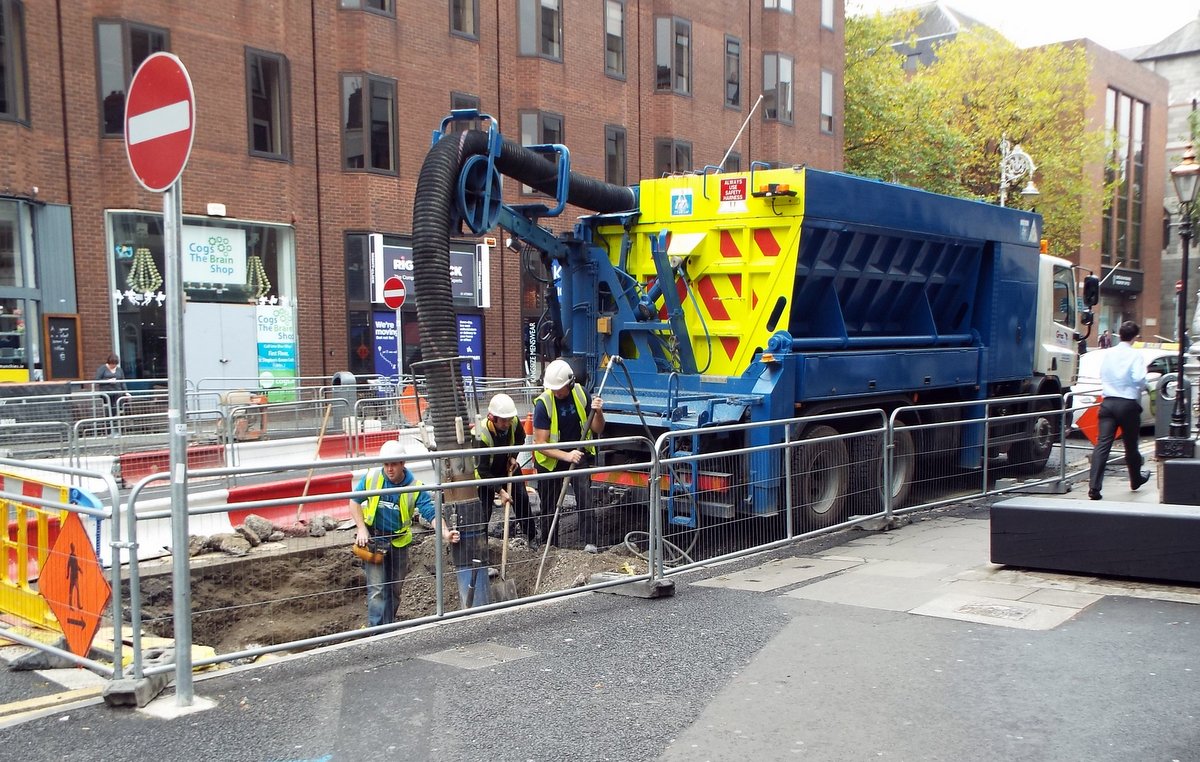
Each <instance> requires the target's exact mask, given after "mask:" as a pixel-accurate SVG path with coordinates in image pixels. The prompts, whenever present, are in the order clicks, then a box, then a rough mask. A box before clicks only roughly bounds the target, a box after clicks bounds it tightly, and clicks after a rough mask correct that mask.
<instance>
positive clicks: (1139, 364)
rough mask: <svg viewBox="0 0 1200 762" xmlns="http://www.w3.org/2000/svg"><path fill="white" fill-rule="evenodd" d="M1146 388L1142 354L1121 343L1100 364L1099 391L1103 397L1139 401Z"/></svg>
mask: <svg viewBox="0 0 1200 762" xmlns="http://www.w3.org/2000/svg"><path fill="white" fill-rule="evenodd" d="M1145 388H1146V361H1145V359H1143V358H1142V353H1141V352H1139V351H1137V350H1136V349H1134V348H1133V345H1132V344H1130V343H1129V342H1127V341H1122V342H1120V343H1119V344H1117V345H1116V346H1115V347H1113V348H1112V349H1110V350H1108V354H1107V355H1105V357H1104V362H1102V363H1100V389H1101V393H1102V394H1103V395H1104V396H1105V397H1123V398H1124V399H1127V400H1140V399H1141V398H1142V390H1143V389H1145Z"/></svg>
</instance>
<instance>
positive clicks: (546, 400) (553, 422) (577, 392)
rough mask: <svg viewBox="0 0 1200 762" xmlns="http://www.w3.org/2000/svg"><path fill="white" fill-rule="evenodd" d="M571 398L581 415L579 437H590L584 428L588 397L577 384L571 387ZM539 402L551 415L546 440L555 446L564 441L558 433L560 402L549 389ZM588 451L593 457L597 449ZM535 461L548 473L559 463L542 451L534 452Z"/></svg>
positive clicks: (593, 448)
mask: <svg viewBox="0 0 1200 762" xmlns="http://www.w3.org/2000/svg"><path fill="white" fill-rule="evenodd" d="M571 397H572V398H573V399H574V400H575V411H576V412H578V413H579V437H580V438H581V439H583V438H586V437H587V435H588V433H587V431H585V430H584V427H585V426H587V411H586V410H584V406H585V405H586V404H587V395H586V394H584V393H583V387H582V386H580V385H579V384H575V385H574V386H572V387H571ZM537 400H541V401H542V404H543V405H545V406H546V412H547V413H549V414H550V436H549V438H548V439H547V440H546V443H547V444H555V443H557V442H558V441H559V440H561V439H562V436H561V435H560V434H559V431H558V401H557V400H556V399H555V398H554V392H552V391H550V390H549V389H547V390H546V391H544V392H542V393H541V394H539V395H538V398H537ZM537 400H534V404H535V405H536V404H537ZM586 449H587V451H588V452H589V453H591V454H592V455H595V454H596V448H595V447H588V448H586ZM533 459H534V460H536V461H537V464H538V465H539V466H541V467H542V468H544V469H546V470H547V471H553V470H554V468H555V466H556V465H557V464H558V463H559V461H558V460H557V459H555V458H552V457H550V456H549V455H546V454H545V453H543V452H542V451H541V450H534V451H533Z"/></svg>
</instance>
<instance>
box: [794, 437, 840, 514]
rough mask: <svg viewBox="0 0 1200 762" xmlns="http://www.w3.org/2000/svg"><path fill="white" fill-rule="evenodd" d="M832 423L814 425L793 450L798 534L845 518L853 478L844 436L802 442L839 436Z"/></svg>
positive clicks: (795, 512) (795, 510)
mask: <svg viewBox="0 0 1200 762" xmlns="http://www.w3.org/2000/svg"><path fill="white" fill-rule="evenodd" d="M837 435H838V432H837V430H836V429H834V428H832V427H830V426H814V427H812V428H810V429H808V430H807V431H805V432H804V436H803V437H802V438H801V442H802V443H801V444H798V445H796V447H795V448H794V449H793V450H792V456H791V457H792V505H793V506H795V507H794V508H793V514H792V518H793V520H794V524H793V529H794V531H795V532H796V533H797V534H800V533H803V532H810V531H812V530H814V529H821V528H823V527H827V526H832V525H833V524H836V523H838V522H839V521H841V520H842V514H843V512H844V509H845V503H846V486H847V484H848V483H849V481H850V474H849V471H850V466H849V464H850V457H849V454H848V453H847V451H846V443H845V441H844V440H841V439H830V440H828V441H826V442H817V443H814V444H803V441H806V440H810V439H819V438H822V437H833V436H837Z"/></svg>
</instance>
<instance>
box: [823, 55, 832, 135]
mask: <svg viewBox="0 0 1200 762" xmlns="http://www.w3.org/2000/svg"><path fill="white" fill-rule="evenodd" d="M821 132H827V133H832V132H833V72H831V71H825V70H824V69H822V70H821Z"/></svg>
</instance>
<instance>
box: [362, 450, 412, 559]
mask: <svg viewBox="0 0 1200 762" xmlns="http://www.w3.org/2000/svg"><path fill="white" fill-rule="evenodd" d="M419 484H420V482H419V481H417V480H416V479H413V481H412V483H411V484H409V485H406V486H410V487H415V486H418V485H419ZM363 489H367V490H376V489H383V469H381V468H376V469H373V470H371V471H370V472H369V473H368V474H367V478H366V479H365V480H364V482H363ZM395 497H396V507H397V508H399V510H400V528H399V529H397V530H396V536H395V537H393V538H392V545H393V546H395V547H397V548H403V547H404V546H405V545H408V544H409V543H410V542H412V515H413V511H414V510H416V507H417V493H416V492H403V493H401V494H399V495H396V496H395ZM378 507H379V495H371V496H370V497H369V498H367V507H366V508H364V509H363V521H365V522H366V524H367V526H374V525H375V510H376V509H377V508H378Z"/></svg>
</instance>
